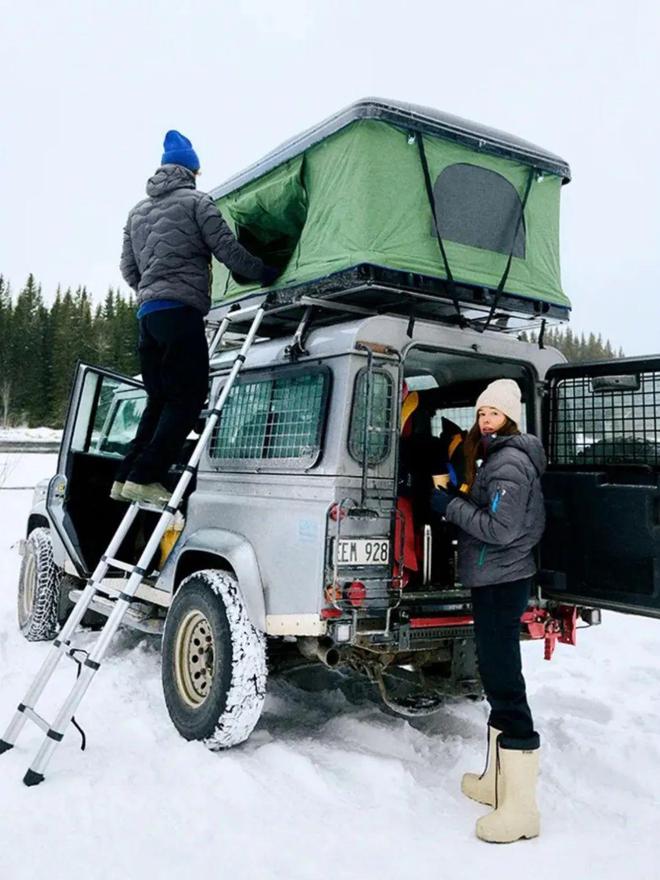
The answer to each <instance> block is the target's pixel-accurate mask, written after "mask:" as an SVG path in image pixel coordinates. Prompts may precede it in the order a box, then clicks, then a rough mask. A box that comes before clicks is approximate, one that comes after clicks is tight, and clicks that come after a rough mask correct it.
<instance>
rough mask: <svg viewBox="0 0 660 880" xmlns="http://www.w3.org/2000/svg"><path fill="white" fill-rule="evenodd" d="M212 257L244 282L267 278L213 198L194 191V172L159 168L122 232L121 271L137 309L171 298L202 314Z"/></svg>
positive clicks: (207, 297) (207, 303) (176, 167)
mask: <svg viewBox="0 0 660 880" xmlns="http://www.w3.org/2000/svg"><path fill="white" fill-rule="evenodd" d="M211 254H213V256H214V257H215V258H216V259H217V260H220V261H221V262H223V263H224V264H225V265H226V266H227V267H228V268H229V269H230V270H231V271H232V272H236V273H237V274H239V275H242V276H244V277H245V278H248V279H250V280H253V281H262V280H264V278H265V277H266V276H265V271H266V270H265V267H264V263H263V262H262V260H260V259H259V258H258V257H254V256H252V254H250V253H249V251H247V250H246V249H245V248H244V247H243V246H242V245H241V244H239V242H238V241H237V240H236V238H235V237H234V235H233V233H232V231H231V229H230V228H229V226H227V224H226V223H225V221H224V220H223V218H222V215H221V214H220V212H219V211H218V209H217V208H216V206H215V203H214V201H213V199H212V198H211V196H209V195H207V194H205V193H201V192H198V191H197V190H196V189H195V175H194V174H193V172H192V171H189V170H188V169H187V168H184V167H183V166H182V165H162V166H161V167H160V168H159V169H158V171H156V173H155V174H154V176H153V177H151V178H150V179H149V181H148V182H147V198H146V199H143V200H142V201H141V202H138V204H137V205H136V206H135V207H134V208H133V209H132V210H131V212H130V214H129V215H128V220H127V222H126V226H125V228H124V245H123V249H122V255H121V263H120V269H121V274H122V276H123V277H124V280H125V281H126V283H127V284H128V285H129V286H130V287H132V288H133V290H135V291H136V292H137V304H138V306H140V305H142V303H145V302H148V301H149V300H154V299H174V300H179V301H180V302H182V303H185V304H186V305H190V306H194V307H195V308H196V309H199V311H200V312H202V314H204V315H205V314H206V313H207V312H208V311H209V308H210V307H211V293H210V287H211Z"/></svg>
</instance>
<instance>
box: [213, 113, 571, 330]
mask: <svg viewBox="0 0 660 880" xmlns="http://www.w3.org/2000/svg"><path fill="white" fill-rule="evenodd" d="M569 179H570V170H569V168H568V165H567V164H566V163H565V162H564V161H563V160H562V159H560V158H559V157H557V156H554V155H553V154H551V153H548V152H546V151H545V150H542V149H540V148H538V147H535V146H533V145H532V144H529V143H527V142H526V141H522V140H520V139H518V138H515V137H512V136H510V135H506V134H503V133H502V132H498V131H495V130H493V129H488V128H485V127H483V126H479V125H476V124H474V123H470V122H466V121H465V120H461V119H458V118H456V117H453V116H449V115H447V114H442V113H439V112H437V111H434V110H430V109H427V108H422V107H417V106H414V105H410V104H399V103H395V102H391V101H381V100H377V99H367V100H363V101H360V102H358V103H356V104H353V105H352V106H351V107H348V108H347V109H346V110H343V111H341V112H340V113H338V114H336V115H335V116H333V117H331V118H330V119H328V120H326V121H325V122H324V123H321V124H320V125H318V126H316V127H315V128H312V129H310V130H309V131H307V132H305V133H304V134H302V135H299V136H298V137H296V138H294V139H292V140H291V141H289V142H287V143H286V144H283V145H282V146H281V147H279V148H278V149H277V150H275V151H273V152H272V153H270V154H269V155H268V156H266V157H265V158H264V159H263V160H261V161H260V162H258V163H256V164H255V165H253V166H251V167H250V168H248V169H247V170H246V171H244V172H242V173H241V174H239V175H237V176H236V177H234V178H232V179H231V180H229V181H227V183H225V184H224V185H223V186H221V187H220V188H218V189H217V190H215V191H214V192H213V194H212V195H213V197H214V198H215V199H216V201H217V203H218V206H219V208H220V209H221V210H222V212H223V215H224V216H225V218H226V219H227V221H228V222H229V223H230V225H232V226H233V228H234V230H235V232H236V234H237V235H238V238H239V240H240V241H242V242H243V243H244V244H245V245H246V247H248V248H249V249H250V250H252V252H254V253H258V254H259V255H260V256H262V257H263V258H264V259H265V260H266V261H267V262H269V263H271V264H274V265H277V266H279V267H280V268H281V269H282V270H283V273H282V275H281V277H280V278H279V279H278V282H277V285H276V287H277V288H279V289H289V290H290V289H296V290H297V289H300V290H301V291H302V292H307V290H308V289H309V288H310V285H311V286H313V287H314V288H315V289H316V287H318V285H319V283H321V282H326V281H327V279H334V281H335V283H336V284H338V285H340V286H341V284H350V283H351V278H352V277H353V276H352V275H351V272H347V271H346V270H356V269H357V268H359V267H361V268H362V269H364V267H379V269H382V270H388V271H389V270H391V271H390V275H389V277H390V279H394V283H395V284H401V285H403V286H406V287H408V288H410V287H411V286H412V287H414V286H415V284H426V283H427V282H430V281H432V280H435V282H436V284H438V283H439V284H440V287H439V288H438V292H440V293H442V291H443V289H444V288H446V286H447V282H446V280H447V278H448V277H449V276H451V277H452V278H453V281H454V282H455V285H458V288H455V290H456V289H459V290H460V299H461V300H465V301H467V302H469V301H470V297H471V296H477V295H479V296H482V297H483V295H484V293H488V292H492V295H494V292H496V291H498V290H501V292H502V294H503V295H505V297H506V299H507V302H508V303H514V307H520V309H521V310H522V311H525V310H526V309H534V310H536V311H538V309H539V308H540V307H542V308H543V310H544V311H546V312H547V311H550V312H551V313H552V314H555V315H562V316H564V317H565V316H566V314H567V310H568V309H569V308H570V302H569V300H568V298H567V297H566V296H565V294H564V293H563V291H562V289H561V281H560V271H559V193H560V189H561V185H562V183H565V182H567V181H568V180H569ZM434 215H435V219H434ZM436 226H437V231H436ZM443 252H444V254H443ZM392 273H393V274H392ZM503 281H504V284H502V282H503ZM255 289H256V286H255V285H249V284H239V283H238V282H237V280H236V279H233V278H232V277H231V276H230V275H229V273H228V272H227V270H226V269H225V267H224V266H218V265H216V266H215V271H214V287H213V299H214V303H216V304H220V303H221V302H226V301H228V300H231V299H235V298H236V297H239V296H242V295H245V294H247V293H250V292H251V291H254V290H255ZM445 292H446V291H445Z"/></svg>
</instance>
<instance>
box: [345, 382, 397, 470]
mask: <svg viewBox="0 0 660 880" xmlns="http://www.w3.org/2000/svg"><path fill="white" fill-rule="evenodd" d="M368 377H369V371H368V368H366V367H365V368H364V369H362V370H360V372H359V373H358V375H357V378H356V380H355V392H354V395H353V411H352V413H351V427H350V431H349V435H348V451H349V453H350V455H351V458H353V459H355V461H358V462H360V463H362V461H363V459H364V445H365V443H364V437H365V422H366V418H367V410H368V409H369V407H368V406H367V389H368V385H369V383H368ZM371 379H372V383H371V407H370V410H371V424H370V425H369V426H368V432H367V455H366V458H367V462H368V464H369V466H372V465H375V464H379V463H380V462H382V461H384V460H385V459H386V458H387V456H388V454H389V451H390V445H391V432H392V407H393V405H394V383H393V382H392V377H391V376H390V375H389V374H388V373H385V372H383V371H382V370H373V371H372V374H371Z"/></svg>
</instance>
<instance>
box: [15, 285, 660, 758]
mask: <svg viewBox="0 0 660 880" xmlns="http://www.w3.org/2000/svg"><path fill="white" fill-rule="evenodd" d="M402 296H403V293H402ZM226 308H227V307H224V308H223V309H220V308H219V309H216V310H215V312H212V313H211V316H210V318H211V320H218V319H219V317H220V316H221V314H223V313H224V312H225V311H226ZM293 308H294V307H293V306H292V309H293ZM311 308H315V309H316V311H317V314H320V313H321V312H322V311H323V307H322V303H321V302H320V300H319V304H318V307H317V306H314V305H311V306H310V305H309V303H308V313H309V309H311ZM299 313H300V306H298V313H297V314H299ZM308 313H306V314H308ZM333 314H335V313H333ZM355 314H356V309H355V308H354V309H352V310H350V309H348V311H346V312H344V313H343V314H336V317H335V318H334V320H332V321H330V322H327V321H326V322H325V323H323V322H321V323H319V324H317V325H314V324H313V323H312V325H311V326H308V325H306V324H305V322H301V326H300V328H299V331H298V332H297V333H295V332H293V329H294V328H295V324H291V325H290V330H287V332H286V333H285V334H284V335H279V336H277V337H276V338H271V339H264V340H261V341H259V342H257V343H255V344H254V345H253V346H252V348H251V350H250V353H249V356H248V359H247V362H246V364H245V367H244V369H243V370H242V372H241V373H240V374H239V378H238V380H237V383H236V385H235V386H234V388H233V389H232V391H231V394H230V396H229V398H228V401H227V404H226V406H225V408H224V409H223V412H222V416H221V419H220V422H219V424H218V426H217V428H216V430H215V432H214V433H213V435H212V437H211V440H210V442H209V445H208V448H207V449H206V450H205V453H204V455H203V457H202V459H201V463H200V466H199V469H198V472H197V474H196V479H195V480H194V481H193V483H192V484H191V489H190V492H189V494H188V496H187V498H186V499H185V501H184V503H183V509H182V516H181V517H180V519H179V521H178V523H177V524H176V528H174V529H171V530H170V532H168V533H167V534H166V536H165V538H164V539H163V542H162V543H161V548H160V551H159V553H158V554H156V556H155V557H154V559H153V560H152V565H151V568H152V572H151V575H150V577H149V578H148V579H147V581H146V582H145V583H144V584H143V585H142V586H141V587H140V588H139V590H138V593H137V599H138V601H137V602H134V603H133V605H132V606H131V608H130V610H129V612H128V613H127V615H126V617H125V624H126V625H128V626H132V627H135V628H136V629H138V630H141V631H144V632H146V633H153V634H154V636H157V637H161V638H162V651H163V664H162V679H163V689H164V694H165V700H166V703H167V706H168V710H169V713H170V715H171V718H172V721H173V723H174V724H175V726H176V728H177V729H178V730H179V731H180V733H181V734H182V735H183V736H184V737H186V738H187V739H200V740H204V741H205V742H206V743H207V744H208V745H209V746H210V747H212V748H217V747H226V746H231V745H234V744H235V743H238V742H241V741H242V740H244V739H245V738H246V737H247V736H248V735H249V734H250V732H251V730H252V728H253V727H254V725H255V724H256V722H257V720H258V718H259V714H260V711H261V708H262V705H263V700H264V696H265V689H266V678H267V674H269V673H270V674H274V673H276V672H277V671H278V670H282V669H290V668H291V667H297V666H300V665H308V664H324V665H325V666H326V667H332V668H334V669H336V670H338V674H340V675H341V673H342V671H344V670H346V671H351V672H352V673H359V674H363V675H365V676H367V677H368V678H369V679H370V680H371V681H372V682H373V683H374V684H375V685H376V686H377V687H378V689H379V691H380V693H381V695H382V697H383V699H384V700H385V703H386V704H387V705H388V706H389V707H390V708H392V709H394V710H395V711H398V712H401V713H403V714H408V715H411V714H416V713H419V712H426V711H433V710H436V709H438V708H439V707H440V706H441V705H442V701H443V700H444V699H446V698H447V696H448V695H465V696H478V695H479V694H480V692H481V690H480V683H479V680H478V673H477V669H476V662H475V651H474V638H473V625H472V617H471V606H470V598H469V592H468V591H467V590H465V589H464V588H463V586H462V585H461V584H460V583H459V582H458V580H457V576H456V568H455V564H454V557H455V536H454V533H453V527H452V526H451V525H449V524H447V523H446V522H444V521H443V520H441V519H438V520H436V519H434V518H433V517H432V515H431V514H430V512H429V510H428V504H427V500H428V492H430V487H432V483H431V477H432V474H433V472H434V470H435V469H436V468H435V467H434V463H433V462H432V461H431V462H429V461H428V456H424V455H416V454H415V447H414V444H413V446H412V447H410V446H408V449H407V456H408V464H407V465H406V467H407V468H408V469H409V470H411V471H412V472H413V474H414V481H416V485H417V486H418V487H421V489H420V491H418V492H417V493H414V492H413V494H412V496H411V497H410V505H408V507H407V508H406V506H405V505H402V504H401V492H402V489H401V482H402V481H401V479H400V476H401V474H400V472H401V470H402V467H403V464H402V461H403V458H404V453H405V452H406V449H405V446H406V444H407V443H408V442H409V438H408V439H402V438H401V436H400V424H401V406H402V396H403V389H404V383H405V387H406V388H407V390H408V391H415V392H416V393H417V397H418V400H417V403H418V405H417V408H416V411H415V416H414V419H415V420H414V425H413V435H412V436H413V438H417V439H418V440H419V442H420V443H422V445H423V444H424V443H427V442H428V441H432V439H433V438H437V437H438V435H439V433H440V431H441V425H442V417H443V416H444V417H446V418H448V419H450V420H451V421H453V422H455V423H457V424H459V425H460V427H461V428H468V427H470V425H471V424H472V421H473V415H474V410H473V401H474V400H475V399H476V397H477V396H478V393H479V392H480V391H481V390H482V389H483V387H484V386H485V385H486V384H487V383H488V382H490V381H491V380H493V379H495V378H500V377H509V378H512V379H515V380H516V381H517V382H518V383H519V384H520V386H521V388H522V389H523V397H524V413H525V424H524V428H525V430H527V431H528V432H532V433H535V434H538V435H539V436H541V437H542V438H543V441H544V443H545V446H546V450H547V453H548V458H549V469H548V472H547V475H546V477H545V483H544V490H545V496H546V500H547V513H548V526H547V531H546V535H545V538H544V541H543V544H542V546H541V548H540V563H541V573H540V577H539V586H538V590H537V594H536V597H535V598H534V599H533V600H532V602H531V603H530V607H529V610H528V612H527V613H526V614H525V615H524V616H523V621H522V637H523V638H539V639H542V640H545V646H546V656H550V655H551V653H552V649H553V648H554V645H555V642H556V641H557V640H559V641H563V642H566V643H573V644H574V643H575V631H576V627H577V620H578V618H580V619H581V620H582V621H584V622H586V623H588V624H589V623H597V622H599V620H600V611H599V609H601V608H608V609H615V610H620V611H627V612H632V613H637V614H643V615H647V616H659V615H660V528H659V527H658V511H659V510H660V500H659V499H660V479H659V476H658V473H659V469H660V445H659V444H660V438H659V432H658V416H659V404H660V357H655V358H651V359H627V360H616V361H612V362H599V363H594V364H588V365H579V366H575V365H567V364H565V363H562V361H563V358H562V356H561V355H560V354H559V353H558V352H557V351H555V350H553V349H549V348H544V347H543V346H542V344H541V345H539V344H536V343H527V342H523V341H520V340H519V339H518V338H516V337H515V335H513V336H512V335H511V334H510V333H508V332H506V330H505V328H500V329H497V328H496V326H493V328H492V329H486V330H485V331H484V329H483V325H482V326H481V327H480V326H478V324H476V323H473V324H472V325H471V326H467V327H465V326H463V327H461V326H458V325H457V324H455V323H452V321H451V320H449V319H447V320H433V319H432V317H427V318H425V319H423V320H415V321H414V320H412V319H408V318H407V317H404V316H403V315H402V314H392V315H379V314H368V311H367V310H366V309H363V310H362V311H361V312H359V316H358V317H356V316H355ZM237 326H238V325H237ZM239 329H240V327H239ZM232 362H233V355H232V353H231V351H221V352H220V353H219V354H218V355H217V356H216V357H215V358H214V361H213V363H212V368H211V393H212V394H215V393H216V392H217V389H218V387H219V386H221V385H222V383H223V382H225V381H226V377H227V375H228V373H229V369H230V366H231V363H232ZM144 402H145V394H144V391H143V389H142V386H141V383H140V381H139V380H138V379H134V378H130V377H127V376H120V375H117V374H114V373H112V372H109V371H107V370H103V369H100V368H98V367H95V366H91V365H88V364H80V365H79V367H78V371H77V375H76V378H75V383H74V387H73V391H72V395H71V402H70V406H69V411H68V415H67V419H66V425H65V430H64V436H63V440H62V446H61V449H60V453H59V460H58V473H57V474H56V475H55V476H54V477H53V478H52V479H51V480H50V481H48V482H47V483H44V484H42V485H40V486H39V487H38V488H37V490H36V494H35V498H34V504H33V508H32V511H31V513H30V515H29V518H28V523H27V536H26V540H25V541H24V542H23V548H22V549H23V564H22V568H21V575H20V583H19V587H18V595H19V599H18V607H19V622H20V626H21V629H22V631H23V633H24V634H25V636H26V638H28V639H31V640H38V639H50V638H53V637H54V636H55V634H56V632H57V630H58V627H59V624H60V623H61V621H62V620H63V618H64V616H65V615H66V613H67V609H68V608H69V607H70V603H71V602H75V601H76V599H77V598H78V597H79V596H80V592H81V590H82V589H83V587H84V584H85V581H86V579H87V578H88V577H89V575H90V572H91V571H92V570H93V569H94V567H95V565H96V564H97V562H98V559H99V557H100V555H101V553H102V552H103V551H104V549H105V547H106V545H107V544H108V541H109V539H110V537H111V535H112V533H113V532H114V531H115V529H116V527H117V525H118V523H119V520H120V518H121V516H122V513H123V511H124V505H123V504H122V503H120V502H115V501H111V500H110V498H109V490H110V486H111V484H112V482H113V479H114V474H115V470H116V468H117V465H118V463H119V461H120V460H121V458H122V456H123V455H124V453H125V452H126V449H127V446H128V444H129V442H130V441H131V439H132V437H133V435H134V432H135V429H136V426H137V423H138V420H139V416H140V414H141V412H142V408H143V406H144ZM193 442H194V440H193V439H192V438H191V439H190V443H191V444H192V443H193ZM185 461H186V455H185V453H184V455H183V456H182V460H181V462H180V463H179V465H178V466H175V467H174V468H173V469H172V474H171V476H172V479H173V480H175V479H176V471H177V469H178V470H179V471H180V468H181V467H182V466H184V465H185ZM414 481H413V482H414ZM155 519H156V514H155V513H153V512H150V511H141V512H140V514H139V516H138V518H137V520H136V523H135V524H134V526H133V527H132V528H131V531H130V532H129V534H128V536H127V538H126V541H125V544H124V546H123V547H122V549H121V551H120V552H119V554H118V556H119V558H121V559H124V560H133V561H135V560H137V558H138V557H139V555H140V552H141V550H142V549H143V548H144V546H145V543H146V540H147V538H148V536H149V534H150V530H151V528H152V527H153V525H154V523H155ZM410 530H412V535H411V531H410ZM411 537H414V539H415V542H416V552H417V559H418V565H417V570H416V571H412V572H406V571H405V567H404V560H403V548H404V545H405V542H406V538H408V540H410V539H411ZM127 577H128V574H127V573H125V572H122V571H117V572H116V573H115V574H114V575H113V576H112V577H107V578H106V580H105V581H104V582H103V591H104V594H102V595H99V597H98V598H97V600H95V602H94V605H93V606H92V607H93V610H94V613H95V614H97V615H98V614H100V615H106V616H107V615H108V614H109V613H110V611H111V610H112V608H113V605H114V602H115V598H116V596H117V595H118V594H119V593H120V592H121V590H122V584H123V582H124V580H125V578H127ZM89 622H90V623H92V624H93V623H94V619H93V615H92V616H91V619H90V621H89Z"/></svg>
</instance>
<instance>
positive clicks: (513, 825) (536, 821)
mask: <svg viewBox="0 0 660 880" xmlns="http://www.w3.org/2000/svg"><path fill="white" fill-rule="evenodd" d="M540 751H541V750H540V749H534V750H533V751H521V750H518V749H503V748H502V747H501V746H500V744H499V743H498V744H497V775H496V790H495V795H496V805H495V809H494V810H493V812H492V813H489V814H488V815H487V816H484V817H483V818H482V819H479V821H478V822H477V837H478V838H480V839H481V840H486V841H488V842H489V843H513V841H514V840H520V838H521V837H538V834H539V831H540V816H539V811H538V807H537V806H536V780H537V778H538V773H539V754H540Z"/></svg>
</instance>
